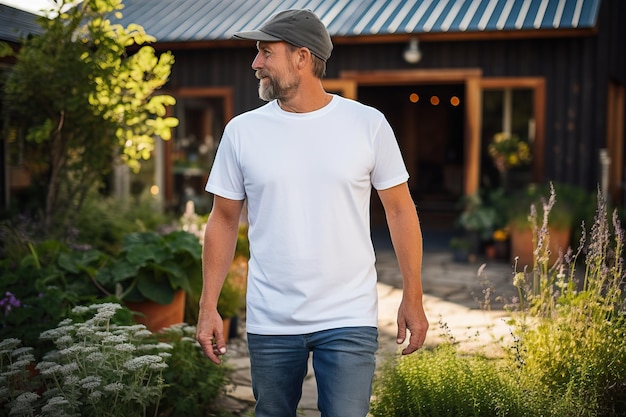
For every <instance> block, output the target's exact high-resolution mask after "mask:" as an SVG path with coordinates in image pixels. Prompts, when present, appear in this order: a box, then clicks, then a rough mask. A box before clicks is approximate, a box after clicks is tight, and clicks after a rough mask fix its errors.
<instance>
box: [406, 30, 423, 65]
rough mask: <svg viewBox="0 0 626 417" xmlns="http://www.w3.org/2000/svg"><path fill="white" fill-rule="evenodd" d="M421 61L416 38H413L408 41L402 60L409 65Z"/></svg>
mask: <svg viewBox="0 0 626 417" xmlns="http://www.w3.org/2000/svg"><path fill="white" fill-rule="evenodd" d="M420 59H422V52H421V51H420V49H419V44H418V42H417V38H416V37H415V36H413V37H412V38H411V40H410V41H409V46H407V48H406V49H405V50H404V60H405V61H406V62H408V63H409V64H417V63H418V62H419V61H420Z"/></svg>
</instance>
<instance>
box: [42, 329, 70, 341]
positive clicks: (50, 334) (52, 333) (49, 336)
mask: <svg viewBox="0 0 626 417" xmlns="http://www.w3.org/2000/svg"><path fill="white" fill-rule="evenodd" d="M64 334H65V332H62V331H61V330H59V329H58V328H56V329H49V330H44V331H43V332H41V334H40V335H39V338H40V339H42V340H55V339H57V338H59V337H61V336H63V335H64Z"/></svg>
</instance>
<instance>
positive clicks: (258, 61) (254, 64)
mask: <svg viewBox="0 0 626 417" xmlns="http://www.w3.org/2000/svg"><path fill="white" fill-rule="evenodd" d="M262 60H263V58H262V57H261V53H260V52H259V53H257V54H256V56H255V57H254V61H252V69H253V70H258V69H260V68H261V67H262V66H263V63H262Z"/></svg>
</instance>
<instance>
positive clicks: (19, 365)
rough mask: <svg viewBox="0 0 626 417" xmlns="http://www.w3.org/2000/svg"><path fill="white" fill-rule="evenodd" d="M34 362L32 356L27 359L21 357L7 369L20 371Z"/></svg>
mask: <svg viewBox="0 0 626 417" xmlns="http://www.w3.org/2000/svg"><path fill="white" fill-rule="evenodd" d="M34 361H35V357H34V356H33V355H28V357H23V358H20V359H19V360H17V361H15V362H13V363H12V364H11V366H9V369H21V368H24V367H25V366H27V365H30V364H31V363H33V362H34Z"/></svg>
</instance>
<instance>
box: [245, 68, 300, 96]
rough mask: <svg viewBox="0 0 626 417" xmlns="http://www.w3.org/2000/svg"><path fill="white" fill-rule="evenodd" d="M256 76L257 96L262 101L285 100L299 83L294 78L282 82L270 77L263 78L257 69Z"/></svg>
mask: <svg viewBox="0 0 626 417" xmlns="http://www.w3.org/2000/svg"><path fill="white" fill-rule="evenodd" d="M256 76H257V78H259V97H260V98H261V100H264V101H272V100H275V99H276V100H285V99H287V98H288V97H289V96H290V95H291V94H292V91H295V90H296V89H297V88H298V85H299V84H300V83H299V81H298V80H296V79H295V78H290V79H289V80H287V81H284V82H283V83H281V82H280V81H278V80H277V79H275V78H272V77H265V78H263V77H262V76H261V75H260V73H259V71H257V73H256ZM263 79H265V82H264V81H263Z"/></svg>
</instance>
